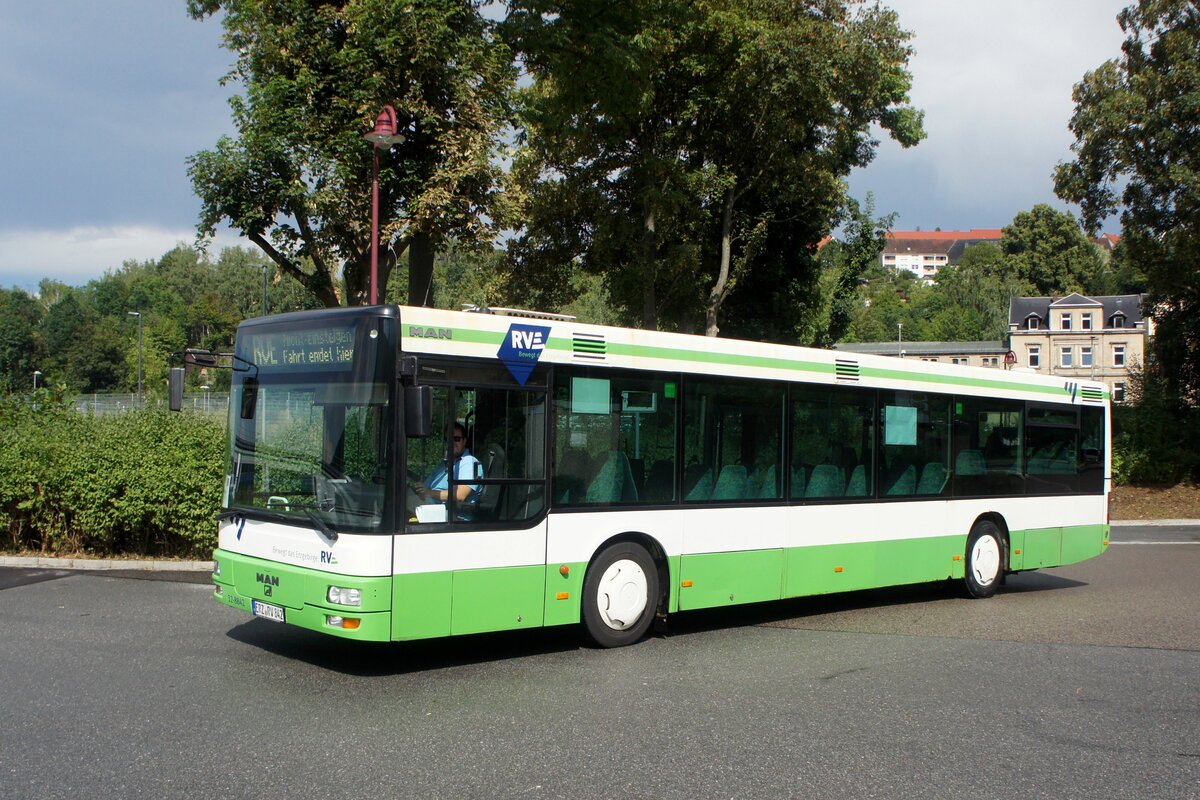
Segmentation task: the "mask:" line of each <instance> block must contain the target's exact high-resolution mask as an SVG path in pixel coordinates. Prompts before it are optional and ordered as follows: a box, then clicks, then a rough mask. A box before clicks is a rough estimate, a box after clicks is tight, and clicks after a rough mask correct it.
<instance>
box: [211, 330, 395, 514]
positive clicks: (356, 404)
mask: <svg viewBox="0 0 1200 800" xmlns="http://www.w3.org/2000/svg"><path fill="white" fill-rule="evenodd" d="M394 328H395V325H394V322H393V320H390V319H381V318H378V317H363V316H362V315H357V316H349V315H344V316H337V317H333V318H332V319H330V318H327V321H325V322H323V323H322V324H321V325H314V324H313V323H312V322H311V321H297V322H292V323H288V322H286V321H285V322H283V323H277V324H251V325H246V326H243V328H242V329H241V330H240V331H239V333H238V340H237V355H238V357H239V358H240V359H245V361H246V362H249V363H250V364H253V367H250V368H248V369H245V370H241V371H239V372H236V373H235V377H234V380H233V387H232V395H231V397H230V404H229V407H230V411H229V414H230V420H229V430H230V447H229V461H228V470H227V472H226V480H225V486H226V490H225V502H224V506H225V508H226V509H228V510H230V511H235V512H244V513H245V512H249V513H254V514H255V515H256V516H263V517H266V518H271V517H281V518H283V519H282V520H281V521H285V522H291V521H293V520H294V521H295V522H297V523H300V524H303V525H305V526H307V527H316V528H317V529H318V530H321V531H323V532H325V533H327V534H328V533H331V532H336V531H340V530H346V531H352V532H360V533H370V532H375V531H380V530H382V529H383V528H384V527H385V526H384V521H385V519H386V517H385V513H386V511H387V508H388V505H389V503H388V495H389V491H388V487H390V486H391V483H392V464H393V462H394V458H393V444H392V440H393V435H392V420H393V414H392V398H393V392H394V389H393V387H394V385H395V380H394V362H395V358H394V354H395V344H394V340H395V334H394Z"/></svg>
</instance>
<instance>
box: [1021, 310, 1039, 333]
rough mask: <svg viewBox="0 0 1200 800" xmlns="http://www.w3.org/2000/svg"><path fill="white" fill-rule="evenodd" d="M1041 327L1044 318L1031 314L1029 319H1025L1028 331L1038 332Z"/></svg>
mask: <svg viewBox="0 0 1200 800" xmlns="http://www.w3.org/2000/svg"><path fill="white" fill-rule="evenodd" d="M1041 326H1042V318H1041V317H1039V316H1038V315H1037V314H1030V315H1029V316H1028V317H1026V318H1025V328H1026V330H1031V331H1036V330H1037V329H1038V328H1040V327H1041Z"/></svg>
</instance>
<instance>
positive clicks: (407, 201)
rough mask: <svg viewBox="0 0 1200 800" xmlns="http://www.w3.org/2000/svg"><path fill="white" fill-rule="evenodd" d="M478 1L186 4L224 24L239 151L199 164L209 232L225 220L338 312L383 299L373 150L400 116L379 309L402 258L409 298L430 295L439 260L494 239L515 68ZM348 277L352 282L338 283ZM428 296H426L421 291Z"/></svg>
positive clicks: (385, 196) (385, 179) (382, 167)
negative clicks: (386, 114)
mask: <svg viewBox="0 0 1200 800" xmlns="http://www.w3.org/2000/svg"><path fill="white" fill-rule="evenodd" d="M478 6H479V3H478V2H473V1H472V0H324V1H322V0H314V2H283V3H280V2H274V1H273V0H188V11H189V13H190V14H191V15H192V16H193V17H195V18H197V19H200V18H204V17H207V16H210V15H215V14H217V12H223V13H222V15H221V24H222V26H223V28H224V45H225V47H226V48H227V49H229V50H230V52H232V53H235V54H236V56H237V60H236V62H235V65H234V67H233V69H232V71H231V72H230V74H229V75H228V76H227V80H229V81H233V82H236V83H239V84H241V86H242V87H243V89H244V94H242V95H238V96H236V97H234V98H233V99H232V100H231V106H232V109H233V119H234V123H235V125H236V126H237V129H238V136H237V138H228V137H224V138H222V139H221V140H220V141H219V142H218V143H217V145H216V147H215V149H213V150H206V151H203V152H201V153H198V154H196V155H195V156H193V157H192V159H191V167H190V174H191V177H192V183H193V186H194V188H195V191H196V193H197V194H198V195H199V197H200V199H201V202H202V204H203V208H202V211H201V217H200V229H201V233H202V234H204V235H212V234H213V232H214V231H215V229H216V227H217V225H218V224H220V223H221V222H223V221H227V222H228V223H229V224H230V225H231V226H232V227H233V228H235V229H236V230H238V231H240V232H241V233H242V234H243V235H245V236H246V237H247V238H249V239H250V240H251V241H253V242H254V243H255V244H256V245H258V246H259V247H260V248H261V249H262V250H263V252H265V253H266V254H267V255H268V256H269V257H270V258H271V259H272V260H273V261H274V262H275V264H276V265H278V268H279V269H280V270H281V271H283V272H284V273H285V274H288V275H290V276H292V277H293V278H295V279H296V280H298V281H299V282H300V283H301V284H303V285H304V286H305V287H306V288H307V289H308V290H309V291H311V292H312V293H313V294H314V295H315V296H316V297H317V298H319V300H320V301H321V302H322V303H323V304H324V305H327V306H334V305H339V304H341V303H342V302H343V301H344V302H346V303H348V304H361V303H365V302H368V301H369V280H370V267H369V265H370V252H371V232H370V220H371V180H372V147H371V146H370V145H369V144H368V143H367V142H366V141H364V139H363V135H364V134H365V133H367V132H369V131H370V130H372V129H373V128H374V123H375V117H376V114H377V113H379V111H380V110H381V109H382V108H383V107H384V106H385V105H388V104H390V105H392V106H394V107H395V109H396V112H397V115H398V117H399V120H398V121H399V127H400V129H401V132H402V133H403V135H404V137H405V140H404V141H403V142H402V143H400V144H398V145H396V146H394V147H392V148H391V149H390V150H384V149H383V148H380V152H379V190H380V230H381V233H380V239H381V247H380V265H379V279H380V296H381V297H383V296H384V295H385V289H386V285H387V282H388V278H389V276H390V274H391V271H392V268H393V267H394V265H395V262H396V257H397V255H399V254H402V253H404V252H405V251H406V250H408V251H409V252H410V254H411V255H417V256H419V258H418V261H419V262H420V263H419V264H418V268H417V269H415V270H413V271H412V272H410V281H413V285H411V286H410V299H413V298H414V295H416V298H415V299H417V301H418V302H420V301H421V300H423V299H424V297H426V296H427V295H428V289H429V286H428V281H429V279H430V270H431V268H432V253H433V248H434V247H436V246H437V245H438V244H439V243H441V242H442V241H443V240H444V239H445V238H446V237H448V236H452V235H453V236H457V237H459V238H460V239H461V240H463V241H467V242H482V241H487V240H490V238H491V237H492V233H493V230H492V229H493V227H494V225H495V222H494V220H495V219H497V218H498V217H499V213H500V211H499V209H498V208H497V198H498V194H497V187H498V183H499V180H500V170H499V167H498V166H497V164H496V162H495V161H494V159H493V156H494V155H495V153H496V147H497V144H498V140H499V137H500V135H501V133H502V130H503V126H504V124H505V122H506V120H507V105H506V104H507V98H508V94H509V91H510V89H511V86H512V83H513V80H514V75H515V70H514V67H513V62H512V57H511V55H510V53H509V51H508V49H507V48H506V47H505V46H504V45H503V44H501V43H500V42H499V41H498V40H497V39H496V38H495V37H493V36H492V35H491V33H490V24H489V23H488V22H487V21H485V20H484V19H483V18H482V17H481V16H480V14H479V10H478ZM339 276H340V277H341V279H342V281H341V285H339V280H338V278H339ZM417 284H419V286H418V285H417Z"/></svg>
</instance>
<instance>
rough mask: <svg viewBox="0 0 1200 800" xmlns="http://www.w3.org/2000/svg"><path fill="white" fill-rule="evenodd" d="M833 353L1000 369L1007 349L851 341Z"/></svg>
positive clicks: (991, 344)
mask: <svg viewBox="0 0 1200 800" xmlns="http://www.w3.org/2000/svg"><path fill="white" fill-rule="evenodd" d="M833 349H834V350H841V351H843V352H846V353H870V354H872V355H879V356H901V357H903V358H916V359H920V360H921V361H937V362H939V363H942V364H958V365H960V366H967V367H996V368H1002V367H1003V366H1004V356H1005V354H1007V353H1008V346H1007V345H1005V343H1004V342H1000V341H996V342H905V341H894V342H854V343H847V344H835V345H834V346H833Z"/></svg>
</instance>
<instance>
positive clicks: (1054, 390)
mask: <svg viewBox="0 0 1200 800" xmlns="http://www.w3.org/2000/svg"><path fill="white" fill-rule="evenodd" d="M416 327H426V326H422V325H419V326H416ZM449 330H450V332H451V336H452V340H453V341H455V342H464V343H467V344H494V345H496V346H497V347H499V346H500V345H501V344H503V342H504V334H503V333H500V332H497V331H482V330H476V329H474V328H450V329H449ZM403 338H404V339H405V340H408V341H413V342H416V341H422V339H421V338H420V337H410V336H405V337H403ZM574 347H575V345H574V341H573V340H572V339H569V338H563V337H551V338H550V339H548V340H547V341H546V348H547V349H550V350H557V351H560V352H564V353H569V352H573V351H574ZM607 352H608V354H609V355H613V356H625V357H627V358H637V359H657V360H660V361H672V362H680V363H689V364H717V365H726V366H738V367H751V368H755V369H774V370H782V371H788V372H796V373H808V374H812V375H833V374H834V372H835V369H836V367H835V365H834V364H824V363H821V362H819V361H802V360H799V359H790V358H775V357H769V356H741V355H735V354H732V353H720V352H713V351H710V350H685V349H682V348H678V347H660V346H655V345H643V344H626V343H621V342H608V343H607ZM830 352H834V353H836V352H837V351H830ZM860 376H861V377H864V378H876V379H880V380H901V381H914V382H917V383H927V384H935V385H941V386H965V387H971V388H974V389H995V390H1010V391H1011V390H1015V391H1023V392H1030V393H1032V394H1044V395H1066V396H1070V394H1071V393H1070V391H1069V390H1068V389H1067V388H1066V387H1065V386H1042V385H1039V384H1025V383H1013V382H1009V381H1004V380H997V379H995V378H971V377H966V376H957V375H931V374H927V373H916V372H907V371H905V370H899V369H891V368H885V367H862V368H861V372H860ZM1104 395H1105V396H1107V392H1105V393H1104Z"/></svg>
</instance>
